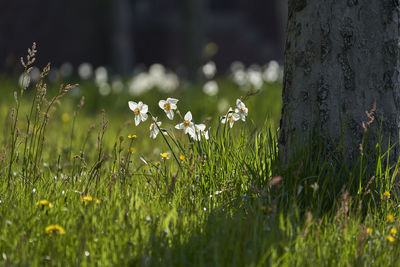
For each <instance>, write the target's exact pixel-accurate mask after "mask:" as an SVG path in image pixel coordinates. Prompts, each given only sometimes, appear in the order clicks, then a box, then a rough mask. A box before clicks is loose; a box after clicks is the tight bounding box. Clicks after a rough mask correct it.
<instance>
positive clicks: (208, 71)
mask: <svg viewBox="0 0 400 267" xmlns="http://www.w3.org/2000/svg"><path fill="white" fill-rule="evenodd" d="M202 70H203V74H204V76H205V77H206V78H207V79H212V78H214V76H215V73H216V72H217V67H216V65H215V63H214V62H213V61H209V62H208V63H207V64H205V65H204V66H203V67H202Z"/></svg>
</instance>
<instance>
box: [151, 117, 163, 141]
mask: <svg viewBox="0 0 400 267" xmlns="http://www.w3.org/2000/svg"><path fill="white" fill-rule="evenodd" d="M156 123H157V125H158V127H160V126H161V121H157V122H153V123H152V124H150V138H153V139H156V137H157V135H158V133H159V131H160V130H159V129H158V127H157V125H156Z"/></svg>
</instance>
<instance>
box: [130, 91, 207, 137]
mask: <svg viewBox="0 0 400 267" xmlns="http://www.w3.org/2000/svg"><path fill="white" fill-rule="evenodd" d="M178 101H179V100H178V99H175V98H167V99H166V100H160V101H159V102H158V106H159V107H160V108H161V109H162V110H164V112H165V114H166V116H167V118H168V119H170V120H173V119H174V114H175V113H174V112H175V111H176V110H177V108H178V106H177V103H178ZM128 106H129V108H130V109H131V110H132V111H133V113H134V116H135V118H134V120H135V125H136V126H137V125H139V123H140V122H144V121H146V120H147V118H148V114H150V113H149V111H148V106H147V105H146V104H143V102H141V101H139V102H138V103H136V102H134V101H129V102H128ZM152 118H153V121H154V122H153V123H151V124H150V138H153V139H155V138H156V137H157V135H158V133H159V132H160V129H161V128H160V126H161V124H162V123H161V121H157V118H156V117H152ZM175 128H176V129H178V130H183V131H184V132H185V134H189V136H190V137H191V138H192V139H193V140H195V141H200V140H201V139H202V138H203V137H204V138H205V139H206V140H208V139H209V134H208V130H206V126H205V125H204V124H195V123H193V122H192V113H191V112H190V111H188V112H187V113H186V114H185V116H184V118H183V122H181V123H179V124H177V125H175ZM163 133H164V134H166V131H165V130H164V131H163Z"/></svg>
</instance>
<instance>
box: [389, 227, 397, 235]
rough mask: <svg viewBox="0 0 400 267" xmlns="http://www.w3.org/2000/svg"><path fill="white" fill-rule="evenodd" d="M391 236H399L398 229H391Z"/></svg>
mask: <svg viewBox="0 0 400 267" xmlns="http://www.w3.org/2000/svg"><path fill="white" fill-rule="evenodd" d="M390 234H391V235H395V234H397V229H396V228H394V227H393V228H392V229H390Z"/></svg>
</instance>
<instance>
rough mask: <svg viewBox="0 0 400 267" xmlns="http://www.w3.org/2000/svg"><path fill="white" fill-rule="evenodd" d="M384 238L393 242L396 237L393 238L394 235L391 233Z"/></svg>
mask: <svg viewBox="0 0 400 267" xmlns="http://www.w3.org/2000/svg"><path fill="white" fill-rule="evenodd" d="M386 239H387V241H389V242H390V243H393V242H394V241H396V239H394V237H393V236H391V235H387V236H386Z"/></svg>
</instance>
